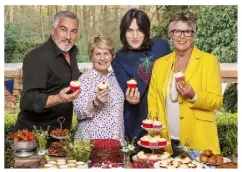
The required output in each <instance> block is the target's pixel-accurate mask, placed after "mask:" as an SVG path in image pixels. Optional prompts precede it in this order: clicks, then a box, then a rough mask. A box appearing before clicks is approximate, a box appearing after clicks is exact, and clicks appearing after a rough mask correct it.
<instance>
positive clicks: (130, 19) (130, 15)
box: [112, 9, 170, 140]
mask: <svg viewBox="0 0 242 172" xmlns="http://www.w3.org/2000/svg"><path fill="white" fill-rule="evenodd" d="M150 27H151V26H150V20H149V17H148V16H147V14H146V13H144V12H143V11H141V10H138V9H130V10H129V11H128V12H126V14H125V15H124V16H123V18H122V20H121V24H120V40H121V42H122V44H123V47H122V48H121V49H120V50H119V51H118V52H117V53H116V58H115V59H114V60H113V61H112V68H113V70H114V73H115V75H116V78H117V80H118V83H119V85H120V86H121V88H122V91H123V93H124V94H125V95H126V101H125V103H124V125H125V135H126V136H127V137H128V139H129V140H132V139H133V138H135V137H136V138H137V139H139V138H140V137H142V136H143V135H144V134H145V133H146V131H145V130H143V129H142V128H141V124H142V120H144V119H145V118H147V113H148V111H147V109H148V108H147V93H148V86H149V81H150V76H151V71H152V68H153V63H154V61H155V60H156V59H158V58H159V57H162V56H164V55H167V54H169V53H170V47H169V44H168V42H167V41H165V40H158V39H151V38H150ZM131 78H133V79H135V81H136V82H137V87H136V88H132V89H130V88H127V81H128V80H130V79H131ZM127 97H129V98H128V99H127Z"/></svg>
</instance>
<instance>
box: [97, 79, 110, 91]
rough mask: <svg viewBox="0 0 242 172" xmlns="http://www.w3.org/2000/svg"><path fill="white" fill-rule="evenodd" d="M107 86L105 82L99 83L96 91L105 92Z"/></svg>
mask: <svg viewBox="0 0 242 172" xmlns="http://www.w3.org/2000/svg"><path fill="white" fill-rule="evenodd" d="M108 86H109V84H108V83H107V82H104V81H103V82H100V83H99V84H98V86H97V87H98V89H99V90H100V91H101V90H105V89H107V88H108Z"/></svg>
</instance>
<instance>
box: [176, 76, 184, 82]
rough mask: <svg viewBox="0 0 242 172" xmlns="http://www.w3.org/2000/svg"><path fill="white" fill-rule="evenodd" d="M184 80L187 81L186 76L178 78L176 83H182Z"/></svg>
mask: <svg viewBox="0 0 242 172" xmlns="http://www.w3.org/2000/svg"><path fill="white" fill-rule="evenodd" d="M184 80H185V78H184V76H182V77H178V78H176V82H181V81H184Z"/></svg>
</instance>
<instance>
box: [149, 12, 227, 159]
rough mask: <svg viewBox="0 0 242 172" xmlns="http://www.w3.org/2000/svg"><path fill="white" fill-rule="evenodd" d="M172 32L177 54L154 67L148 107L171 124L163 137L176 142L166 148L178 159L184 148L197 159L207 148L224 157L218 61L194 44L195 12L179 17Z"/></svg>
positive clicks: (172, 18) (172, 19)
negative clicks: (218, 120)
mask: <svg viewBox="0 0 242 172" xmlns="http://www.w3.org/2000/svg"><path fill="white" fill-rule="evenodd" d="M168 34H169V37H170V39H171V42H172V45H173V47H174V51H173V52H172V53H170V54H169V55H166V56H165V57H162V58H161V59H158V60H157V61H156V62H155V64H154V68H153V71H152V76H151V81H150V87H149V93H148V109H149V110H152V111H158V112H159V116H158V118H159V120H160V121H161V123H163V124H164V125H166V126H167V127H166V128H165V129H164V130H162V131H161V132H160V135H161V136H162V137H164V138H165V139H166V140H168V141H169V142H170V143H171V144H170V145H168V146H167V147H166V148H167V151H169V152H170V153H172V152H173V156H177V155H179V154H180V148H179V144H181V145H186V146H188V147H189V148H190V149H191V150H192V151H193V153H194V154H195V155H199V154H200V152H201V151H204V150H205V149H210V150H212V152H213V153H214V154H219V153H220V146H219V139H218V132H217V126H216V113H215V111H216V109H218V108H219V107H220V106H221V105H222V100H223V97H222V84H221V75H220V65H219V62H218V59H217V57H216V56H214V55H212V54H209V53H206V52H203V51H201V50H199V49H198V48H197V47H196V46H195V45H194V39H195V34H196V14H195V13H193V12H191V11H181V12H178V13H175V14H174V15H173V16H172V17H171V21H170V24H169V27H168Z"/></svg>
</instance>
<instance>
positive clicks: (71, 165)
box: [67, 163, 76, 168]
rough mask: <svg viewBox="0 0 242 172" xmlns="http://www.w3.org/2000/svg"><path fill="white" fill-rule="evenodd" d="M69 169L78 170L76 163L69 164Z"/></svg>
mask: <svg viewBox="0 0 242 172" xmlns="http://www.w3.org/2000/svg"><path fill="white" fill-rule="evenodd" d="M67 166H68V168H76V164H74V163H69V164H67Z"/></svg>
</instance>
